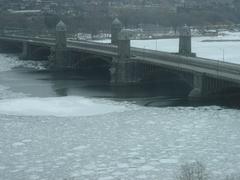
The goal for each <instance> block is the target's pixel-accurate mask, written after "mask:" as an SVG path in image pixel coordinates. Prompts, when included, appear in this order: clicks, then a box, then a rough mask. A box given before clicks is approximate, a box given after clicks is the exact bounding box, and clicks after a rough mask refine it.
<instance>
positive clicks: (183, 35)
mask: <svg viewBox="0 0 240 180" xmlns="http://www.w3.org/2000/svg"><path fill="white" fill-rule="evenodd" d="M179 54H181V55H183V56H191V57H195V56H196V54H195V53H192V34H191V29H190V27H189V26H187V25H185V26H184V27H182V28H180V30H179Z"/></svg>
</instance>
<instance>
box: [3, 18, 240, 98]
mask: <svg viewBox="0 0 240 180" xmlns="http://www.w3.org/2000/svg"><path fill="white" fill-rule="evenodd" d="M66 31H67V28H66V26H65V24H64V23H63V22H62V21H61V22H59V24H58V25H57V27H56V38H38V37H30V36H16V35H15V36H14V35H6V34H5V35H4V34H2V35H0V51H1V52H20V58H21V59H25V60H27V59H31V60H34V59H35V60H41V59H49V61H50V62H51V66H52V68H53V69H55V70H56V69H57V70H61V69H65V68H70V69H71V68H76V67H80V68H81V66H85V67H88V68H94V67H104V68H107V69H108V70H109V72H110V79H111V84H112V85H114V86H125V85H135V84H138V83H141V82H143V80H144V79H147V80H149V77H151V78H156V76H159V73H158V72H159V71H161V72H167V73H169V74H172V75H174V76H178V77H179V78H181V79H183V80H184V81H185V82H187V83H188V84H189V85H190V86H191V91H190V92H189V97H191V98H209V97H211V96H212V95H213V94H217V93H220V92H224V91H228V90H229V89H235V90H237V92H238V93H239V92H240V90H238V88H239V86H240V65H237V64H231V63H226V62H219V61H215V60H209V59H204V58H199V57H196V54H194V53H192V51H191V32H190V28H188V27H183V28H181V30H180V37H179V52H178V53H166V52H161V51H154V50H146V49H140V48H133V47H130V41H131V36H132V34H131V33H129V32H128V31H126V30H124V29H122V26H121V23H120V22H119V20H117V19H115V20H114V21H113V23H112V42H111V43H109V44H102V43H96V42H88V41H73V40H68V39H67V38H66ZM160 74H161V73H160ZM162 74H164V73H162ZM164 78H165V77H164ZM166 80H167V78H166Z"/></svg>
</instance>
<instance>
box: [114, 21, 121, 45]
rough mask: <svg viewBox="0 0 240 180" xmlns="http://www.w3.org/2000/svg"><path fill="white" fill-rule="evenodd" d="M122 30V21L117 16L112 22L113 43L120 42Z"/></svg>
mask: <svg viewBox="0 0 240 180" xmlns="http://www.w3.org/2000/svg"><path fill="white" fill-rule="evenodd" d="M121 30H122V23H121V22H120V21H119V20H118V19H117V18H116V19H114V21H113V22H112V26H111V43H112V44H114V45H117V44H118V35H119V33H120V32H121Z"/></svg>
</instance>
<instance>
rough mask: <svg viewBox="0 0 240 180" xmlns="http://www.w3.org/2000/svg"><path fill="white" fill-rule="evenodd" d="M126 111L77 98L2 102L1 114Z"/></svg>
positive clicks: (109, 103)
mask: <svg viewBox="0 0 240 180" xmlns="http://www.w3.org/2000/svg"><path fill="white" fill-rule="evenodd" d="M126 110H128V108H127V107H126V106H125V105H124V104H119V103H115V102H112V101H107V100H96V99H95V100H94V99H89V98H83V97H77V96H67V97H49V98H36V97H35V98H33V97H28V98H16V99H5V100H0V114H7V115H20V116H57V117H74V116H92V115H99V114H106V113H112V112H123V111H126Z"/></svg>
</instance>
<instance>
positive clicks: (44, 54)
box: [31, 47, 51, 60]
mask: <svg viewBox="0 0 240 180" xmlns="http://www.w3.org/2000/svg"><path fill="white" fill-rule="evenodd" d="M50 54H51V50H50V47H33V50H32V52H31V57H32V58H33V59H34V60H48V57H49V55H50Z"/></svg>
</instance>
